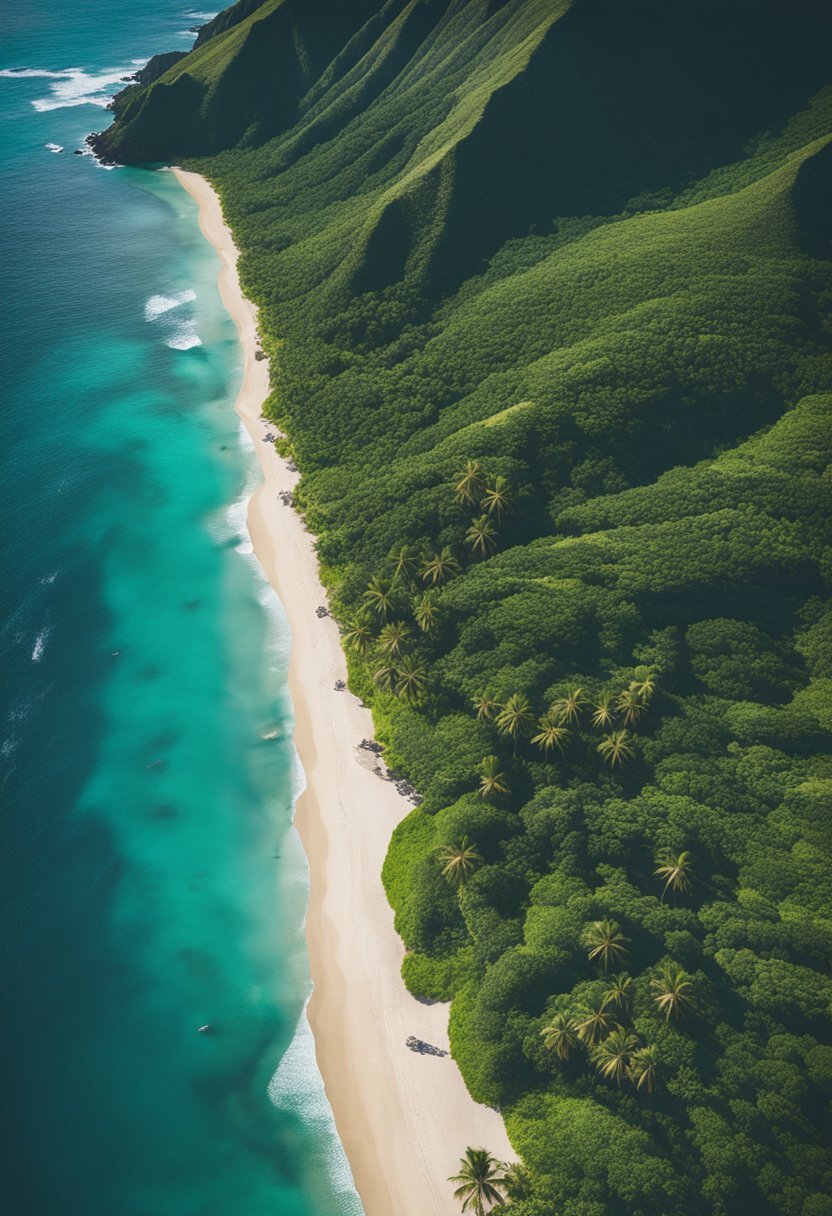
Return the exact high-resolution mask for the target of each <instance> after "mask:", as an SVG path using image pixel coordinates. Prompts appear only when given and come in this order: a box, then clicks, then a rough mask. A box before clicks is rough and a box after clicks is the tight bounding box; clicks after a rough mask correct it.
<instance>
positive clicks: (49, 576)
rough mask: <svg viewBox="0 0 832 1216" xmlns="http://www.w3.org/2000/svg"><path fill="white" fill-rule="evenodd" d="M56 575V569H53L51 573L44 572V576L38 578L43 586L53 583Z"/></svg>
mask: <svg viewBox="0 0 832 1216" xmlns="http://www.w3.org/2000/svg"><path fill="white" fill-rule="evenodd" d="M57 577H58V571H57V570H54V571H53V572H52V574H44V576H43V578H42V579H41V580H40V582H41V584H42V585H43V586H44V587H48V586H49V584H50V583H54V581H55V579H56V578H57Z"/></svg>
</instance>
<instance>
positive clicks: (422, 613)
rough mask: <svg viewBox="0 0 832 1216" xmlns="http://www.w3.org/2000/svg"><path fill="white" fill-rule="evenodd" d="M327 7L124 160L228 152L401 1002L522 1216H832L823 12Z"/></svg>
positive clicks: (245, 262)
mask: <svg viewBox="0 0 832 1216" xmlns="http://www.w3.org/2000/svg"><path fill="white" fill-rule="evenodd" d="M335 7H337V9H338V20H337V21H334V22H333V23H332V24H331V25H327V22H325V21H324V22H321V21H320V20H318V19H317V18H316V14H317V16H318V17H319V16H320V13H321V11H323V10H326V11H327V12H329V10H330V8H332V6H328V5H327V4H326V3H325V2H324V0H314V2H313V0H306V2H305V3H304V4H301V3H300V0H283V3H279V2H278V0H267V3H266V4H264V5H262V6H261V8H260V9H258V10H257V11H256V12H255V13H254V15H253V16H251V17H246V16H245V13H244V12H242V11H240V12H238V16H240V17H242V18H243V19H241V20H240V21H239V22H238V23H237V24H236V25H234V24H231V25H229V26H228V29H227V30H226V32H224V33H221V34H220V35H219V36H218V37H217V38H216V39H209V40H208V41H207V42H205V43H204V45H203V46H201V47H200V48H199V49H198V50H197V51H196V52H195V53H194V54H193V55H192V56H188V57H186V58H185V59H184V60H181V61H180V62H178V63H177V64H175V65H174V67H173V68H172V69H170V71H169V72H168V73H167V75H166V76H163V77H162V78H161V80H160V81H158V82H156V84H154V85H151V86H150V88H149V89H147V90H144V91H142V90H137V91H136V93H135V94H134V95H133V96H132V99H129V98H128V100H127V101H125V103H124V106H123V108H122V115H123V117H122V122H121V124H120V125H119V126H118V127H117V128H116V134H115V136H114V137H113V138H112V139H111V147H112V148H113V149H114V150H115V151H116V153H117V154H118V155H119V156H120V157H122V158H127V159H133V160H135V159H141V158H142V157H144V158H156V157H158V158H163V157H166V156H177V157H179V156H188V155H191V156H192V157H193V156H195V155H196V154H198V153H200V152H203V151H205V150H214V149H217V150H219V149H222V150H221V151H218V154H217V155H215V156H213V157H212V158H211V159H206V158H203V159H201V160H200V159H193V160H191V161H190V162H189V163H190V164H191V165H192V167H194V168H197V169H199V170H200V171H202V172H204V173H206V174H207V175H208V176H209V177H210V178H211V179H212V180H213V181H214V182H215V184H216V185H217V187H218V189H219V191H220V193H221V195H222V199H223V203H224V207H225V210H226V214H227V216H228V218H229V220H230V221H231V223H232V225H233V228H234V232H235V235H236V237H237V240H238V243H239V244H240V246H241V249H242V256H241V261H240V269H241V273H242V277H243V279H244V282H245V285H246V287H247V289H248V291H249V292H250V293H251V295H252V297H253V298H254V299H255V300H256V301H257V302H258V304H259V306H260V318H261V327H262V334H261V337H262V341H263V345H264V347H265V349H266V350H267V351H268V353H269V354H270V356H271V360H272V362H271V367H272V377H273V394H272V397H271V400H270V403H269V407H268V409H269V413H270V416H271V417H272V418H273V420H274V421H275V422H276V423H278V424H279V425H280V426H281V428H282V429H283V430H284V431H285V432H286V434H287V436H288V444H290V445H291V446H290V447H289V446H286V445H284V447H282V448H281V450H282V451H285V452H287V453H288V452H289V451H291V453H292V455H293V456H294V458H295V459H296V460H297V462H298V464H299V466H300V468H301V471H302V474H303V476H302V480H301V483H300V487H299V489H298V491H297V494H296V501H297V505H298V506H299V508H300V509H302V510H303V511H304V512H305V514H306V518H307V521H308V523H309V525H310V527H311V528H312V530H313V531H314V532H315V533H316V535H317V537H318V552H319V556H320V558H321V562H322V569H323V572H324V577H325V579H326V580H327V583H328V586H329V589H330V594H331V606H332V609H333V611H334V613H335V614H336V616H337V618H338V620H339V622H340V624H341V627H342V632H343V640H344V645H345V647H346V649H347V653H348V656H349V666H350V681H351V687H352V688H353V690H354V691H355V692H357V693H358V694H359V695H361V696H362V697H363V698H365V699H367V700H368V701H370V702H371V703H372V706H373V711H374V715H375V721H376V728H377V732H378V736H379V738H380V739H381V741H382V742H383V743H384V745H385V748H386V755H387V758H388V761H389V762H390V764H391V765H392V766H393V767H394V768H395V769H396V770H397V771H399V772H402V773H404V774H406V775H407V776H408V778H409V779H410V780H412V781H413V783H414V784H415V786H416V787H417V789H418V790H419V792H420V794H421V795H422V802H421V805H420V806H419V807H418V808H417V809H416V810H414V811H413V813H412V814H411V815H409V816H408V817H407V818H406V819H405V820H404V821H403V823H402V824H401V825H400V827H399V829H398V830H397V832H396V834H395V837H394V840H393V844H392V847H391V850H390V853H389V856H388V859H387V863H386V866H385V873H384V880H385V883H386V886H387V891H388V894H389V897H390V900H391V903H392V904H393V906H394V908H395V911H396V924H397V927H398V930H399V932H400V933H401V935H402V937H403V939H404V941H405V943H406V945H407V947H408V955H407V958H406V960H405V964H404V976H405V979H406V982H407V983H408V985H409V986H410V987H411V989H412V990H413V991H414V992H416V993H418V994H419V995H422V996H425V997H430V998H443V999H451V1000H452V1011H451V1042H452V1048H453V1053H454V1056H455V1058H456V1059H457V1061H458V1062H459V1064H460V1067H461V1069H462V1072H463V1075H464V1077H465V1079H466V1082H467V1084H468V1086H469V1088H470V1090H471V1092H472V1093H473V1094H474V1096H475V1097H477V1098H478V1099H479V1100H481V1101H483V1102H488V1103H490V1104H492V1105H495V1106H499V1107H500V1109H501V1110H502V1111H503V1113H504V1115H505V1117H506V1121H507V1126H508V1129H509V1133H510V1135H511V1138H512V1142H513V1144H514V1147H515V1149H516V1150H517V1152H518V1153H519V1154H520V1156H522V1158H523V1161H524V1163H525V1167H522V1166H521V1167H512V1170H513V1171H514V1172H512V1170H507V1171H506V1173H505V1178H506V1179H510V1180H511V1182H510V1184H509V1182H507V1183H506V1185H505V1186H502V1184H499V1185H498V1191H499V1193H500V1196H501V1197H502V1196H503V1193H504V1194H505V1195H506V1196H507V1197H508V1201H509V1203H510V1206H511V1209H512V1212H516V1213H517V1216H552V1214H553V1213H556V1214H557V1216H648V1214H649V1216H654V1214H656V1213H662V1216H740V1214H743V1216H744V1214H745V1213H754V1216H757V1214H760V1216H775V1214H777V1216H829V1214H830V1213H832V1202H830V1199H829V1195H830V1193H832V1161H831V1160H830V1155H829V1141H828V1122H827V1120H828V1113H829V1111H828V1103H829V1098H830V1088H831V1087H832V1048H830V1046H829V1042H830V1010H831V1009H832V979H830V975H829V962H830V951H832V928H830V926H832V918H831V917H830V909H832V884H831V883H830V867H829V855H830V847H831V846H832V834H831V833H830V826H829V815H830V806H832V755H831V754H830V743H832V738H830V734H831V732H832V608H830V603H829V591H830V581H832V533H831V532H830V525H829V520H830V516H831V515H832V510H831V508H832V480H830V474H829V469H830V461H832V425H830V421H831V420H832V395H831V394H830V390H832V321H830V317H831V316H832V260H831V259H832V219H830V217H831V216H832V151H831V150H830V141H832V87H830V82H829V75H830V70H829V65H830V62H832V56H830V48H831V47H832V37H831V34H830V31H831V29H832V27H831V26H830V21H832V17H831V16H830V12H829V11H828V10H827V9H826V7H825V6H822V5H819V4H816V3H813V2H812V0H795V3H794V4H792V5H789V6H788V8H787V7H786V6H783V5H782V4H779V3H776V2H775V0H759V2H758V3H755V4H753V5H752V4H751V3H747V2H746V0H727V2H726V0H719V2H717V0H702V2H701V3H697V4H695V5H690V4H687V3H683V0H665V2H664V3H662V4H654V3H652V2H651V0H632V3H629V4H623V3H620V0H592V2H590V0H575V2H574V3H572V4H570V3H568V0H562V2H561V0H557V2H556V0H506V2H505V3H486V0H467V2H464V3H457V4H451V3H444V2H437V3H433V4H428V3H413V2H411V3H406V2H405V0H393V2H391V3H389V4H388V5H386V6H385V7H384V8H383V9H382V10H381V11H380V12H378V13H376V12H375V11H373V12H372V14H371V13H369V12H368V11H365V10H370V9H372V10H376V9H378V8H379V6H377V5H371V4H362V3H360V2H359V0H355V2H351V3H342V4H339V5H338V6H335ZM333 11H334V9H333ZM245 12H248V10H247V9H246V10H245ZM258 14H259V16H258ZM368 18H369V19H368ZM365 22H366V23H365ZM287 23H290V24H291V23H293V25H292V29H293V34H292V38H291V39H290V40H287V39H286V37H285V29H284V27H285V26H286V25H287ZM255 25H256V26H257V28H256V29H255ZM278 44H279V45H278ZM335 44H337V47H336V50H333V49H332V47H333V45H335ZM255 51H256V53H255ZM339 52H340V53H339ZM270 56H271V58H270ZM266 60H268V61H269V62H270V63H271V64H272V67H274V65H275V64H277V65H282V67H281V72H282V76H280V79H281V80H282V81H283V84H282V85H281V86H280V87H281V89H283V92H281V94H280V97H278V98H276V99H275V98H273V97H272V96H271V94H269V95H268V96H267V95H266V94H265V93H264V92H263V88H262V81H263V77H262V67H261V66H260V65H261V62H262V61H266ZM278 75H280V74H279V73H278V72H277V71H276V70H275V71H273V72H272V74H271V76H270V79H272V82H273V81H274V80H276V79H277V77H278ZM284 86H285V87H284ZM270 87H271V86H270ZM185 93H187V100H186V102H184V103H181V104H180V102H179V101H177V100H176V99H177V98H178V97H180V96H181V95H184V94H185ZM217 112H221V113H222V114H223V115H225V116H226V121H225V125H217V123H216V122H215V120H214V118H213V117H212V115H215V114H216V113H217ZM155 113H158V114H164V115H168V114H173V115H174V117H175V118H176V121H171V122H167V120H165V125H164V131H162V130H161V125H162V124H160V122H159V121H158V120H157V119H155V118H154V114H155ZM486 1149H487V1146H486ZM477 1151H479V1150H471V1152H472V1153H476V1152H477ZM501 1168H502V1167H500V1169H501ZM495 1171H496V1173H495ZM469 1175H471V1176H470V1177H469ZM474 1175H476V1177H474ZM485 1175H492V1176H495V1177H497V1176H499V1177H503V1175H501V1174H499V1170H498V1167H497V1163H495V1162H493V1160H491V1158H490V1157H489V1156H488V1153H487V1152H484V1153H483V1155H482V1156H481V1157H476V1158H471V1160H469V1161H468V1162H467V1165H466V1164H465V1163H463V1168H462V1174H461V1175H460V1178H459V1179H456V1180H455V1182H456V1183H457V1185H458V1186H459V1187H460V1188H461V1191H460V1197H461V1198H464V1197H465V1196H468V1195H474V1194H475V1193H476V1188H475V1190H474V1191H471V1190H470V1189H468V1188H469V1187H470V1185H471V1184H472V1183H476V1179H477V1178H479V1177H480V1176H485ZM495 1185H497V1184H495ZM463 1192H464V1194H463ZM488 1202H496V1200H495V1199H494V1196H493V1195H492V1196H491V1198H490V1199H488V1198H487V1196H486V1197H485V1198H483V1204H485V1205H487V1203H488ZM472 1203H473V1200H472Z"/></svg>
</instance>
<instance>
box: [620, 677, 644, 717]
mask: <svg viewBox="0 0 832 1216" xmlns="http://www.w3.org/2000/svg"><path fill="white" fill-rule="evenodd" d="M615 704H616V708H617V709H618V711H619V713H622V714H623V715H624V725H625V726H635V724H636V722H638V720H639V718H640V717H641V715H642V714H643V713H645V711H646V710H647V706H646V705H645V704H644V702H643V701H642V699H641V697H640V696H639V694H638V693H637V692H636V691H635V688H634V687H633V685H630V687H629V688H625V689H624V691H623V692H620V693H619V694H618V696H617V697H616V698H615Z"/></svg>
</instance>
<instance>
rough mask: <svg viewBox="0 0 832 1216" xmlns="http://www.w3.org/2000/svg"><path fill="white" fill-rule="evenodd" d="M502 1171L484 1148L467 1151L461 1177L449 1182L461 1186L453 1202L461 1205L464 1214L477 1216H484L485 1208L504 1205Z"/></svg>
mask: <svg viewBox="0 0 832 1216" xmlns="http://www.w3.org/2000/svg"><path fill="white" fill-rule="evenodd" d="M502 1168H503V1167H502V1165H501V1163H500V1162H499V1161H497V1160H496V1158H494V1157H492V1156H491V1154H490V1153H489V1152H486V1150H485V1149H484V1148H466V1150H465V1156H464V1157H463V1158H462V1160H461V1161H460V1163H459V1173H458V1174H453V1175H452V1176H451V1177H450V1178H449V1179H448V1182H456V1183H458V1184H459V1185H458V1186H457V1188H456V1190H455V1191H454V1199H459V1200H461V1201H462V1211H463V1212H467V1211H471V1212H473V1213H474V1216H485V1211H486V1204H487V1205H488V1207H492V1206H493V1205H498V1206H499V1205H501V1204H503V1203H505V1199H504V1197H503V1190H504V1189H505V1179H504V1177H503V1175H502V1173H501V1172H500V1171H501V1170H502Z"/></svg>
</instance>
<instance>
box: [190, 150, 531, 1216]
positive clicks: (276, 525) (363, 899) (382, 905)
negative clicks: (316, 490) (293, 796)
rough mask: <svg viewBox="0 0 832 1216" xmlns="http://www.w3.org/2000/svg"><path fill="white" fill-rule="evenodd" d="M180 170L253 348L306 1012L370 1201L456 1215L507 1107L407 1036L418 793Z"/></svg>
mask: <svg viewBox="0 0 832 1216" xmlns="http://www.w3.org/2000/svg"><path fill="white" fill-rule="evenodd" d="M174 173H175V175H176V178H177V180H178V181H179V183H180V185H181V186H182V187H183V188H184V189H185V190H186V191H187V192H188V194H190V196H191V197H192V198H193V199H194V200H195V201H196V203H197V205H198V207H199V224H200V228H201V230H202V233H203V235H204V236H205V238H206V240H208V241H209V242H210V244H211V245H212V246H213V247H214V249H215V250H216V252H217V254H218V256H219V259H220V262H221V270H220V274H219V288H220V296H221V298H222V302H223V304H224V306H225V308H226V309H227V311H228V313H229V314H230V316H231V318H232V319H233V320H234V322H235V324H236V326H237V330H238V335H239V339H240V343H241V345H242V348H243V353H244V369H243V379H242V384H241V387H240V390H239V394H238V397H237V402H236V410H237V413H238V414H239V416H240V418H241V420H242V421H243V423H244V425H245V427H246V429H247V430H248V432H249V434H250V435H251V438H252V441H253V442H254V447H255V450H256V452H257V456H258V459H259V462H260V466H261V469H262V473H263V483H262V484H261V485H260V486H258V488H257V489H256V490H255V491H254V493H253V494H252V496H251V498H250V500H249V504H248V529H249V534H250V536H251V541H252V544H253V546H254V552H255V555H256V556H257V559H258V561H259V562H260V565H261V567H262V569H263V571H264V573H265V575H266V578H267V579H268V580H269V582H270V584H271V585H272V587H273V588H274V590H275V592H276V593H277V595H278V597H279V598H280V600H281V603H282V604H283V607H284V610H285V612H286V615H287V617H288V620H289V625H290V628H291V635H292V643H291V654H290V663H289V691H290V695H291V698H292V705H293V708H294V714H295V744H296V747H297V750H298V753H299V755H300V759H301V763H302V765H303V769H304V773H305V775H306V788H305V790H304V792H303V794H301V796H300V798H299V799H298V801H297V804H296V807H295V820H294V821H295V826H296V828H297V830H298V833H299V835H300V838H301V842H302V844H303V848H304V851H305V853H306V856H307V860H308V863H309V871H310V884H309V903H308V907H307V914H306V943H307V950H308V954H309V967H310V973H311V976H312V983H313V991H312V996H311V998H310V1000H309V1005H308V1017H309V1022H310V1025H311V1027H312V1032H313V1034H314V1037H315V1050H316V1055H317V1060H318V1067H319V1068H320V1071H321V1075H322V1077H323V1080H324V1087H325V1089H326V1094H327V1098H328V1100H329V1103H330V1106H331V1107H332V1112H333V1115H334V1118H335V1126H336V1129H337V1131H338V1135H339V1137H340V1139H341V1143H342V1144H343V1147H344V1151H345V1153H346V1155H347V1159H348V1161H349V1164H350V1168H351V1170H352V1174H353V1179H354V1181H355V1185H356V1189H357V1190H358V1193H359V1195H360V1197H361V1200H362V1203H363V1205H364V1210H365V1213H366V1216H457V1213H458V1211H459V1207H458V1204H457V1202H456V1201H455V1200H454V1199H453V1195H452V1187H451V1185H450V1184H449V1183H448V1181H447V1179H448V1176H449V1175H450V1174H453V1173H456V1171H457V1169H458V1165H459V1159H460V1157H461V1156H462V1154H463V1153H464V1151H465V1149H466V1148H467V1147H468V1145H471V1146H473V1147H483V1148H486V1149H488V1151H489V1152H491V1153H492V1154H493V1155H494V1156H495V1157H497V1158H498V1159H499V1160H513V1159H514V1158H515V1156H516V1154H515V1153H514V1152H513V1150H512V1149H511V1146H510V1144H509V1141H508V1137H507V1135H506V1131H505V1127H504V1124H503V1120H502V1117H501V1116H500V1115H499V1113H498V1112H496V1111H494V1110H492V1109H490V1108H489V1107H485V1106H481V1105H479V1104H478V1103H476V1102H474V1100H473V1098H471V1096H470V1095H469V1093H468V1091H467V1089H466V1088H465V1083H464V1081H463V1080H462V1077H461V1075H460V1072H459V1069H458V1068H457V1066H456V1064H455V1063H454V1061H453V1060H452V1058H451V1057H450V1056H448V1055H446V1056H438V1055H429V1054H424V1055H423V1054H419V1053H416V1052H412V1051H409V1050H408V1048H407V1047H406V1045H405V1040H406V1039H407V1037H408V1036H409V1035H415V1036H416V1037H417V1038H419V1039H422V1040H424V1041H425V1042H427V1043H430V1044H433V1045H434V1046H436V1047H438V1048H440V1049H443V1050H445V1051H447V1050H448V1046H449V1044H448V1033H447V1022H448V1009H449V1007H448V1005H446V1004H439V1003H437V1004H433V1005H428V1004H423V1003H422V1002H420V1001H417V1000H416V999H415V998H414V997H412V996H411V995H410V994H409V993H408V992H407V990H406V988H405V986H404V983H403V981H402V979H401V975H400V968H401V961H402V958H403V957H404V946H403V944H402V942H401V939H400V938H399V937H398V935H397V934H396V932H395V929H394V928H393V912H392V909H391V908H390V906H389V904H388V902H387V897H386V895H385V892H384V888H383V886H382V882H381V867H382V863H383V861H384V857H385V855H386V853H387V847H388V844H389V841H390V837H391V835H392V832H393V829H394V828H395V827H396V825H397V824H398V823H399V822H400V821H401V820H402V819H403V818H404V817H405V815H407V814H408V813H409V811H410V810H411V809H412V806H411V804H410V803H409V802H408V801H407V799H406V798H404V797H403V796H402V795H400V794H399V793H398V791H397V790H396V788H395V786H394V785H393V783H392V782H390V781H387V780H383V779H382V778H381V776H380V774H379V772H378V771H376V770H375V769H374V765H375V763H376V761H375V757H374V756H373V754H372V753H370V752H366V751H361V750H359V748H358V745H359V743H360V742H361V740H362V739H364V738H372V737H373V722H372V715H371V713H370V711H369V709H366V708H364V707H363V706H362V705H361V704H360V703H359V701H358V700H357V699H356V698H355V697H354V696H353V694H352V693H350V692H349V691H347V690H344V691H341V692H338V691H336V690H335V683H336V681H337V680H344V681H345V680H346V674H347V672H346V661H345V658H344V654H343V652H342V649H341V642H340V635H339V632H338V628H337V625H336V623H335V621H334V620H333V619H332V618H331V617H328V616H327V617H323V618H319V617H317V616H316V612H315V609H316V608H317V607H318V605H321V604H326V602H327V600H326V594H325V592H324V590H323V587H322V586H321V583H320V579H319V577H318V563H317V558H316V555H315V551H314V548H313V545H312V537H311V535H310V534H309V533H308V532H307V531H306V529H305V527H304V525H303V522H302V520H301V518H300V517H299V515H298V514H297V513H296V512H295V511H294V510H292V509H291V508H290V507H286V506H284V505H283V504H282V502H281V500H280V497H279V495H280V494H281V493H282V492H284V491H291V490H292V489H293V488H294V486H295V484H296V482H297V480H298V474H297V473H292V472H290V470H289V468H288V464H287V462H286V461H285V460H283V459H281V458H280V457H279V456H278V454H277V452H276V451H275V448H274V445H273V444H272V443H265V442H263V439H264V436H265V434H266V432H267V431H269V430H272V431H273V430H274V427H269V426H267V425H266V424H265V423H264V422H263V420H262V417H261V411H262V407H263V404H264V402H265V400H266V397H267V396H268V393H269V370H268V361H267V360H266V359H261V360H258V359H257V358H256V357H255V352H256V350H257V310H256V308H255V306H254V305H253V304H252V303H251V302H250V301H249V300H247V299H246V298H245V296H244V295H243V293H242V290H241V287H240V283H239V279H238V277H237V270H236V262H237V256H238V255H237V249H236V247H235V245H234V241H233V237H232V235H231V232H230V230H229V229H228V227H227V226H226V224H225V221H224V219H223V216H222V209H221V206H220V202H219V198H218V196H217V194H216V193H215V191H214V190H213V188H212V187H211V186H210V185H209V183H208V182H207V181H206V180H205V179H204V178H203V177H201V176H199V175H198V174H196V173H190V172H185V171H184V170H181V169H174Z"/></svg>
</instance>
